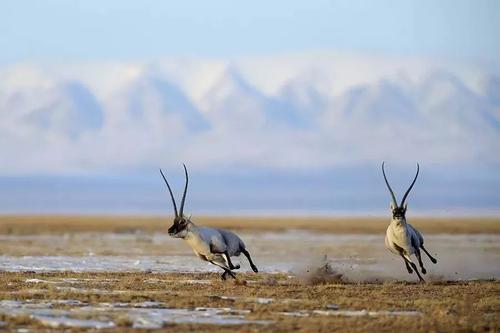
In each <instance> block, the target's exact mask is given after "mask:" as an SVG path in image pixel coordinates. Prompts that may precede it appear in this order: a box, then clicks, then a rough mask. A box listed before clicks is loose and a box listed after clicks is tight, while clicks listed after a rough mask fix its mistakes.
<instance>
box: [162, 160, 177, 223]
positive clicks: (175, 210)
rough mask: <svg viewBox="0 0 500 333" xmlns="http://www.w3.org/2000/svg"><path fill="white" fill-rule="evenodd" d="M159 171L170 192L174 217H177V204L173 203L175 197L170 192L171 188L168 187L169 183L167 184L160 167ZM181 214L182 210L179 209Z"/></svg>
mask: <svg viewBox="0 0 500 333" xmlns="http://www.w3.org/2000/svg"><path fill="white" fill-rule="evenodd" d="M160 173H161V176H162V177H163V180H164V181H165V184H167V187H168V192H170V197H171V198H172V204H173V205H174V212H175V217H178V216H179V214H178V213H177V205H176V204H175V199H174V194H173V193H172V189H171V188H170V185H169V184H168V181H167V178H165V175H164V174H163V171H161V169H160ZM181 209H182V208H181ZM181 214H182V210H181Z"/></svg>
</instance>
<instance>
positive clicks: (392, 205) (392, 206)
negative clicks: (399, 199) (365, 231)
mask: <svg viewBox="0 0 500 333" xmlns="http://www.w3.org/2000/svg"><path fill="white" fill-rule="evenodd" d="M390 207H391V212H392V211H394V209H395V208H396V207H394V203H392V201H391V204H390Z"/></svg>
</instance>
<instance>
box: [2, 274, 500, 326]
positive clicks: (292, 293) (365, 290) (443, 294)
mask: <svg viewBox="0 0 500 333" xmlns="http://www.w3.org/2000/svg"><path fill="white" fill-rule="evenodd" d="M35 278H36V279H40V280H43V282H40V281H38V282H30V281H33V280H29V279H35ZM68 278H72V279H76V280H73V281H71V283H66V282H62V281H67V279H68ZM64 279H66V280H64ZM190 279H193V280H209V281H206V283H210V284H209V285H203V286H201V285H194V284H189V282H188V281H189V280H190ZM109 281H113V282H112V283H109ZM65 286H66V287H68V288H64V287H65ZM100 291H105V292H100ZM221 296H236V297H238V298H236V299H223V298H221ZM256 297H265V298H271V299H272V301H271V302H270V303H269V304H259V303H257V302H255V298H256ZM0 299H1V300H27V299H29V300H31V301H32V302H41V301H53V300H68V299H71V300H80V301H82V302H86V303H88V304H89V305H98V304H99V303H102V302H124V303H134V302H143V301H158V302H165V303H166V304H167V306H168V307H171V308H194V307H231V308H234V309H246V310H250V312H249V313H248V314H246V315H245V317H246V319H260V320H270V321H271V323H270V324H268V325H264V326H262V325H255V324H250V325H242V326H236V327H234V326H218V325H206V324H205V325H202V324H171V325H170V324H169V325H168V326H169V327H171V328H172V329H173V331H176V332H180V331H196V332H233V331H235V330H236V329H237V330H238V331H241V332H255V331H261V330H262V331H268V332H290V331H298V332H333V331H337V330H338V331H347V332H395V331H397V332H403V331H406V332H444V331H446V332H471V331H477V332H498V331H499V330H500V319H499V312H500V283H499V282H496V281H469V282H440V283H427V284H414V283H373V284H345V283H340V282H336V281H330V282H326V283H321V282H320V283H316V284H314V285H311V284H307V283H305V282H303V281H300V280H298V279H296V278H291V277H289V276H286V275H275V274H273V275H271V274H253V273H252V274H250V273H247V274H241V275H240V276H239V278H238V280H237V281H233V280H231V281H226V282H223V281H220V280H219V276H218V275H216V274H212V273H204V274H173V273H169V274H153V273H150V274H148V273H72V272H64V273H39V274H35V273H30V272H24V273H7V272H2V273H0ZM332 304H335V305H337V306H338V309H339V310H369V311H387V310H389V311H402V310H416V311H419V312H420V313H421V315H418V316H401V317H395V316H374V317H371V316H367V315H366V316H359V317H345V316H334V315H324V314H323V315H322V314H312V315H309V316H306V317H291V316H284V315H282V314H280V312H291V311H300V310H308V311H313V310H327V309H328V307H329V306H331V305H332ZM54 307H56V308H58V307H59V308H63V309H64V308H68V307H74V306H70V305H55V306H54ZM0 313H1V307H0ZM88 316H89V315H87V317H88ZM90 316H92V315H90ZM95 316H96V317H99V316H102V313H96V314H95ZM110 316H112V319H113V321H114V322H115V323H116V324H117V325H118V326H117V327H116V328H114V329H111V330H109V331H112V332H123V331H129V330H132V328H131V327H130V325H132V322H131V321H130V320H128V319H127V318H126V317H123V315H119V317H113V315H110ZM116 316H118V315H116ZM0 320H2V321H4V322H5V324H6V326H7V328H8V329H12V328H14V327H16V328H20V327H28V328H42V327H44V325H43V324H42V323H40V322H39V321H37V320H36V319H33V318H31V317H29V316H15V315H9V314H0ZM73 330H74V331H78V330H79V329H73Z"/></svg>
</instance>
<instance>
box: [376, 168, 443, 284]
mask: <svg viewBox="0 0 500 333" xmlns="http://www.w3.org/2000/svg"><path fill="white" fill-rule="evenodd" d="M419 170H420V166H419V165H418V163H417V174H416V175H415V178H414V179H413V182H412V183H411V185H410V187H409V188H408V190H407V191H406V193H405V195H404V196H403V199H402V200H401V203H400V204H399V205H398V203H397V200H396V196H395V195H394V192H393V191H392V188H391V186H390V185H389V181H388V180H387V177H386V175H385V170H384V163H382V173H383V175H384V180H385V184H386V185H387V188H388V189H389V192H390V193H391V197H392V202H391V212H392V220H391V223H390V224H389V227H387V231H386V236H385V246H386V247H387V249H388V250H389V251H391V252H392V253H394V254H396V255H399V256H401V257H402V258H403V260H404V263H405V266H406V269H407V270H408V273H410V274H411V273H413V271H415V273H416V274H417V276H418V278H419V280H420V281H422V282H423V281H424V279H423V278H422V276H421V275H420V273H419V271H418V269H417V266H416V265H415V263H413V261H412V259H411V257H410V256H411V255H415V256H416V257H417V259H418V263H419V265H420V269H421V270H422V273H423V274H426V273H427V271H426V269H425V268H424V264H423V262H422V257H421V254H420V249H422V250H423V251H424V252H425V253H426V254H427V256H429V258H430V260H431V261H432V263H434V264H435V263H437V260H436V259H435V258H433V257H432V256H431V255H430V254H429V252H428V251H427V250H426V249H425V247H424V237H422V234H421V233H420V232H419V231H418V230H417V229H416V228H415V227H413V226H412V225H411V224H409V223H408V222H406V210H407V208H408V205H407V203H406V198H407V197H408V194H409V193H410V191H411V189H412V188H413V185H415V182H416V181H417V177H418V173H419ZM410 266H411V267H410Z"/></svg>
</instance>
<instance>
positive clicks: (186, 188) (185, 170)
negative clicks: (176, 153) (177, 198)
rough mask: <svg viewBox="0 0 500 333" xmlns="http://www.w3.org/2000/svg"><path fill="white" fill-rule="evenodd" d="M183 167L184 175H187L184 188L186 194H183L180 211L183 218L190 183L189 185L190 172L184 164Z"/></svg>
mask: <svg viewBox="0 0 500 333" xmlns="http://www.w3.org/2000/svg"><path fill="white" fill-rule="evenodd" d="M182 166H184V174H185V175H186V185H185V186H184V194H182V201H181V209H180V211H179V213H180V215H181V217H182V216H183V215H182V214H183V213H184V203H185V202H186V194H187V190H188V183H189V177H188V171H187V169H186V165H185V164H184V163H182Z"/></svg>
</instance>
